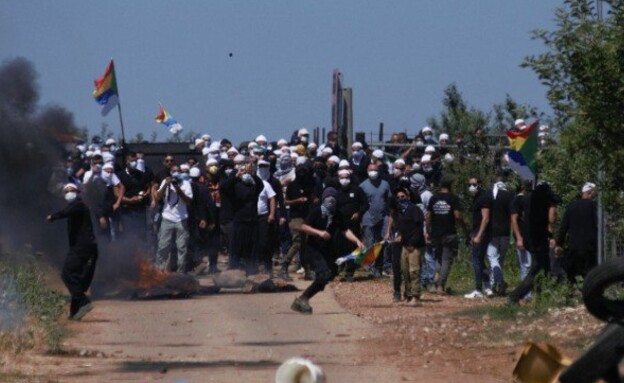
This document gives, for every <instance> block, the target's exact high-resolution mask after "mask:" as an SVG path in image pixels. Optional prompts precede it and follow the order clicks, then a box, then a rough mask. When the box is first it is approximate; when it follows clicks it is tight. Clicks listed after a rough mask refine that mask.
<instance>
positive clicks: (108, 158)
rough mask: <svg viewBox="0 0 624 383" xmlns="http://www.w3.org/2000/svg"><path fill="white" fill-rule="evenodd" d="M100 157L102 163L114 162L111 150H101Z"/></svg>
mask: <svg viewBox="0 0 624 383" xmlns="http://www.w3.org/2000/svg"><path fill="white" fill-rule="evenodd" d="M102 159H103V160H104V163H106V162H115V156H114V155H113V153H111V152H103V153H102Z"/></svg>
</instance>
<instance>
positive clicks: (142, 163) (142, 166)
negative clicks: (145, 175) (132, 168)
mask: <svg viewBox="0 0 624 383" xmlns="http://www.w3.org/2000/svg"><path fill="white" fill-rule="evenodd" d="M137 169H139V170H140V171H142V172H145V160H144V159H142V158H140V159H138V160H137Z"/></svg>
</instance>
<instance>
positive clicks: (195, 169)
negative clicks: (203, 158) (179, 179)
mask: <svg viewBox="0 0 624 383" xmlns="http://www.w3.org/2000/svg"><path fill="white" fill-rule="evenodd" d="M200 174H201V171H200V170H199V168H198V167H192V168H191V170H189V176H191V178H197V177H199V176H200Z"/></svg>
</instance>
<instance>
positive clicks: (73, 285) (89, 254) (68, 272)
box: [61, 245, 98, 315]
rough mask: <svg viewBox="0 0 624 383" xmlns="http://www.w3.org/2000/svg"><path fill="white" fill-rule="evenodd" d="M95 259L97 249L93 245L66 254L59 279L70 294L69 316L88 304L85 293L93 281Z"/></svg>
mask: <svg viewBox="0 0 624 383" xmlns="http://www.w3.org/2000/svg"><path fill="white" fill-rule="evenodd" d="M97 258H98V249H97V246H95V245H94V246H92V247H89V248H83V249H70V250H69V253H67V257H66V258H65V263H64V264H63V270H62V271H61V278H62V279H63V283H65V286H66V287H67V290H69V294H71V305H70V309H69V314H70V315H74V314H75V313H76V312H77V311H78V309H79V308H80V307H82V306H84V305H85V304H87V303H89V302H90V300H89V298H87V296H86V295H85V293H86V292H87V290H89V287H90V286H91V281H93V273H94V272H95V263H96V262H97Z"/></svg>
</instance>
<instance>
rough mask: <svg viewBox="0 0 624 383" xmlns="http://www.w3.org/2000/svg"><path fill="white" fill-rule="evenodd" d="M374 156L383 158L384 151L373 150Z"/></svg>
mask: <svg viewBox="0 0 624 383" xmlns="http://www.w3.org/2000/svg"><path fill="white" fill-rule="evenodd" d="M373 157H375V158H379V159H382V158H383V157H384V152H383V151H382V150H380V149H377V150H375V151H374V152H373Z"/></svg>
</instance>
